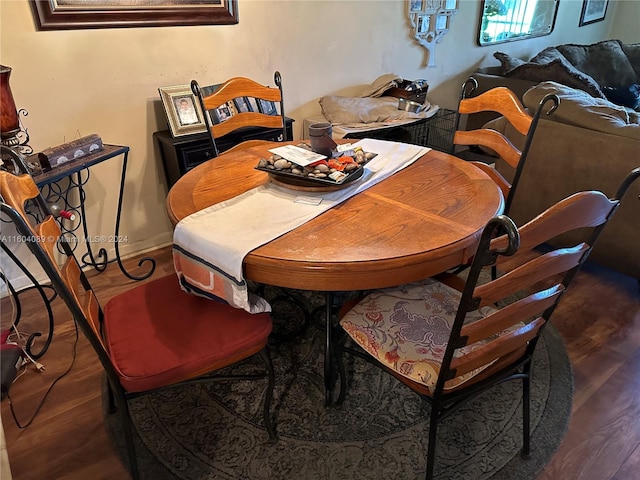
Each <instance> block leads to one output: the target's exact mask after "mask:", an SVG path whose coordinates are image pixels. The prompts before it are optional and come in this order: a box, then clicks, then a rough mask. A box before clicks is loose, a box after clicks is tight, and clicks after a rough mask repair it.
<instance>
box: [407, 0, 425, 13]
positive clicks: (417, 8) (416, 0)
mask: <svg viewBox="0 0 640 480" xmlns="http://www.w3.org/2000/svg"><path fill="white" fill-rule="evenodd" d="M422 1H423V0H410V2H409V11H410V12H421V11H422Z"/></svg>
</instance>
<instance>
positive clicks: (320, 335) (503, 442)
mask: <svg viewBox="0 0 640 480" xmlns="http://www.w3.org/2000/svg"><path fill="white" fill-rule="evenodd" d="M280 322H283V320H282V318H280V319H279V320H278V321H276V322H275V327H274V328H275V332H276V333H277V331H278V329H279V328H280V327H282V328H284V327H283V325H278V324H279V323H280ZM284 322H285V323H286V322H287V320H286V316H285V320H284ZM323 350H324V329H323V328H319V327H318V326H316V325H311V326H310V327H309V328H307V329H306V331H305V332H304V333H303V334H301V335H299V336H294V337H292V338H291V340H286V341H279V342H277V343H275V342H274V344H273V345H272V346H271V355H272V358H273V362H274V367H275V371H276V388H275V392H274V399H273V402H272V408H271V410H272V416H273V418H274V420H275V422H276V428H277V432H278V436H279V439H278V441H277V442H276V443H271V442H269V437H268V435H267V432H266V430H265V429H264V427H263V423H262V401H263V398H264V389H265V387H266V380H259V381H235V382H224V383H211V384H200V385H190V386H182V387H176V388H172V389H168V390H165V391H163V392H159V393H155V394H151V395H146V396H143V397H139V398H137V399H135V400H132V401H131V402H130V409H131V415H132V417H133V422H134V424H135V430H136V434H137V438H136V441H137V457H138V465H139V468H140V474H141V478H143V479H154V480H157V479H185V480H202V479H229V480H231V479H233V480H235V479H243V480H244V479H247V480H249V479H265V480H267V479H268V480H279V479H282V480H284V479H287V480H289V479H302V480H315V479H318V480H320V479H322V480H334V479H335V480H338V479H346V478H349V479H363V480H365V479H367V480H368V479H371V480H377V479H388V478H398V479H419V478H423V477H424V472H425V469H426V460H425V457H426V447H427V438H428V430H429V421H428V419H429V409H430V406H429V404H428V403H427V402H425V401H424V400H422V399H420V398H419V397H418V396H417V395H416V394H415V393H413V392H412V391H411V390H409V389H408V388H407V387H406V386H405V385H403V384H402V383H400V382H398V381H397V380H396V379H395V378H394V377H393V376H391V375H390V374H388V373H386V372H384V371H382V370H381V369H379V368H377V367H375V366H373V365H371V364H369V363H368V362H365V361H364V360H362V359H359V358H352V357H349V356H347V358H345V363H346V367H347V371H348V377H349V380H348V382H349V383H348V391H347V398H346V400H345V402H344V404H343V405H342V406H340V407H329V408H325V407H324V382H323V376H322V372H323V367H322V366H323ZM260 366H261V363H260V360H256V361H248V362H246V363H244V364H243V365H241V366H239V367H236V368H234V369H232V371H234V372H239V371H254V370H256V368H258V367H260ZM338 388H339V387H338V386H337V385H336V389H338ZM572 391H573V383H572V373H571V368H570V364H569V360H568V358H567V355H566V351H565V348H564V345H563V343H562V340H561V339H560V337H559V335H558V333H557V331H556V330H555V328H554V327H553V326H552V325H551V324H548V326H547V328H546V330H545V332H544V334H543V336H542V340H541V341H540V342H539V344H538V347H537V351H536V356H535V360H534V364H533V378H532V385H531V392H532V398H531V427H532V442H531V457H530V458H529V459H526V460H525V459H522V458H521V457H520V455H519V452H520V448H521V446H522V406H521V405H522V404H521V400H522V388H521V383H520V382H519V381H512V382H506V383H503V384H501V385H498V386H496V387H494V388H493V389H490V390H489V391H487V392H485V393H484V394H482V395H480V396H478V397H476V398H475V399H473V400H471V401H469V402H467V403H466V404H464V405H463V406H461V407H460V408H459V409H458V410H457V411H456V412H454V413H452V414H451V415H450V416H449V417H448V418H446V419H445V420H443V421H442V422H441V423H440V426H439V428H438V445H437V450H436V464H435V477H436V478H438V479H439V480H444V479H464V480H476V479H477V480H485V479H491V480H512V479H516V478H517V479H519V480H525V479H535V477H536V475H537V474H538V473H539V472H540V471H541V469H542V468H543V467H544V465H545V464H546V463H547V462H548V460H549V458H550V457H551V455H552V454H553V452H554V451H555V450H556V448H557V447H558V445H559V444H560V441H561V439H562V437H563V436H564V433H565V431H566V428H567V424H568V420H569V415H570V410H571V400H572ZM336 395H337V392H336ZM106 417H107V423H108V425H109V428H110V430H111V432H112V434H113V436H114V440H115V442H116V444H117V445H118V448H119V451H120V452H121V455H122V457H123V459H125V460H124V461H125V462H126V454H125V453H124V443H123V440H122V435H121V427H120V424H119V419H118V417H117V416H115V415H106Z"/></svg>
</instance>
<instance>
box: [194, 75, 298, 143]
mask: <svg viewBox="0 0 640 480" xmlns="http://www.w3.org/2000/svg"><path fill="white" fill-rule="evenodd" d="M273 78H274V82H275V84H276V87H269V86H264V85H261V84H259V83H257V82H255V81H254V80H251V79H249V78H245V77H234V78H231V79H229V80H227V81H226V82H224V83H222V84H220V85H216V86H214V87H202V86H200V84H199V83H198V82H197V81H196V80H192V81H191V90H192V91H193V93H194V95H195V96H196V97H197V98H198V101H199V102H200V107H201V108H202V111H203V112H206V113H205V115H204V117H205V123H206V125H207V129H208V131H209V133H210V135H211V141H212V143H213V146H214V149H215V152H216V155H218V154H219V151H218V148H217V146H216V139H218V138H220V137H223V136H224V135H227V134H229V133H232V132H234V131H236V130H238V129H240V128H243V127H264V128H278V129H281V130H282V138H283V139H285V138H286V124H285V116H284V100H283V98H284V97H283V94H282V77H281V75H280V72H275V74H274V76H273ZM211 90H213V91H211ZM250 98H253V99H255V100H256V106H257V108H258V111H241V109H239V108H238V107H237V106H234V107H233V108H234V109H235V110H237V113H234V114H233V115H232V116H230V117H228V118H226V119H221V118H220V117H219V116H218V114H217V112H218V109H219V108H220V107H223V108H224V107H225V106H226V105H228V104H229V102H232V103H234V102H235V103H234V105H239V103H238V102H241V104H242V105H244V108H243V109H242V110H245V109H247V108H248V109H253V107H251V104H250V103H249V102H248V99H250ZM276 105H277V107H276ZM247 106H248V107H247ZM267 106H273V107H274V108H275V109H274V110H270V111H269V109H268V108H267ZM212 117H213V118H212Z"/></svg>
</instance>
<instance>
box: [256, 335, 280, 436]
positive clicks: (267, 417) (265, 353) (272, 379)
mask: <svg viewBox="0 0 640 480" xmlns="http://www.w3.org/2000/svg"><path fill="white" fill-rule="evenodd" d="M260 358H262V361H263V362H264V364H265V367H266V368H267V376H268V378H269V384H268V385H267V391H266V392H265V396H264V412H263V417H264V426H265V428H266V429H267V433H268V434H269V439H270V440H271V441H274V442H275V441H277V440H278V435H277V434H276V430H275V428H274V426H273V423H272V422H271V400H272V399H273V388H274V386H275V384H276V376H275V373H274V371H273V362H272V361H271V356H270V355H269V350H268V347H265V348H263V349H262V350H261V351H260Z"/></svg>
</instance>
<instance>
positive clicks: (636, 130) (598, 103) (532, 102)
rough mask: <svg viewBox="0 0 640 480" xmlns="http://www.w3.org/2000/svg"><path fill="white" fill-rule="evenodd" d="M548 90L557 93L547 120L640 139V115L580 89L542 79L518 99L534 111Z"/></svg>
mask: <svg viewBox="0 0 640 480" xmlns="http://www.w3.org/2000/svg"><path fill="white" fill-rule="evenodd" d="M549 93H554V94H556V95H558V97H560V105H559V106H558V108H557V110H556V111H555V112H554V113H553V114H552V115H551V117H550V119H551V120H554V121H557V122H562V123H566V124H569V125H576V126H578V127H583V128H587V129H590V130H595V131H599V132H606V133H611V134H614V135H619V136H624V137H630V138H634V139H638V140H640V116H639V115H638V114H637V113H635V112H630V111H628V110H626V109H625V108H624V107H621V106H618V105H615V104H613V103H611V102H609V101H607V100H603V99H600V98H594V97H592V96H590V95H588V94H587V93H585V92H584V91H582V90H577V89H574V88H571V87H567V86H566V85H561V84H559V83H556V82H542V83H540V84H538V85H536V86H535V87H533V88H531V89H529V90H528V91H527V92H526V93H525V94H524V97H523V99H522V100H523V103H524V105H525V106H526V107H527V108H528V109H530V110H531V111H535V109H536V108H537V106H538V104H539V103H540V101H541V100H542V99H543V98H544V96H545V95H547V94H549ZM543 115H544V114H543Z"/></svg>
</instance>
